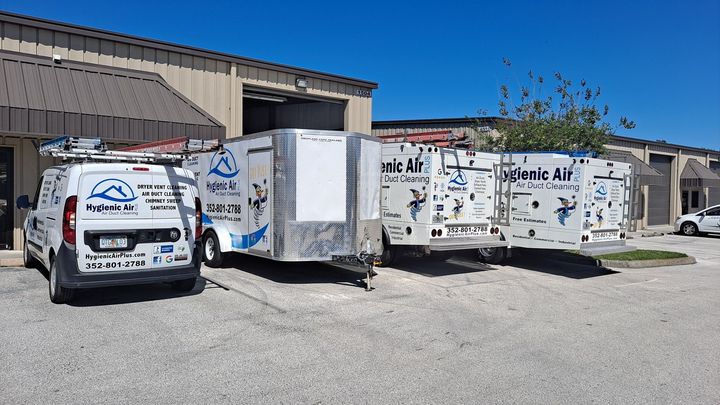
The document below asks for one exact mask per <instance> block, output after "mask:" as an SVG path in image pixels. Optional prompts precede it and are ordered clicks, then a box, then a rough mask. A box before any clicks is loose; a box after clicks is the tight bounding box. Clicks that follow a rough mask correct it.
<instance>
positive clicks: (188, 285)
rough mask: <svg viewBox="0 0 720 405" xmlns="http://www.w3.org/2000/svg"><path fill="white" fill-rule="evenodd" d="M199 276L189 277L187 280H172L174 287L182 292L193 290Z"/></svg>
mask: <svg viewBox="0 0 720 405" xmlns="http://www.w3.org/2000/svg"><path fill="white" fill-rule="evenodd" d="M196 281H197V277H193V278H187V279H185V280H177V281H173V282H172V289H173V290H175V291H180V292H188V291H192V289H193V288H195V282H196Z"/></svg>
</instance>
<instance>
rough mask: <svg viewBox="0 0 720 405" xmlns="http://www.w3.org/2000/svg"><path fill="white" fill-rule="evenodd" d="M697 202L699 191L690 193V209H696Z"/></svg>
mask: <svg viewBox="0 0 720 405" xmlns="http://www.w3.org/2000/svg"><path fill="white" fill-rule="evenodd" d="M698 200H700V192H699V191H692V192H690V208H697V207H698Z"/></svg>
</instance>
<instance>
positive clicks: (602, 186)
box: [595, 182, 607, 195]
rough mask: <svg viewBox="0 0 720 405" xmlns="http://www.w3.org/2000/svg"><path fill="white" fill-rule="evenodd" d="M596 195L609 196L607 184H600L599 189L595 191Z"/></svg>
mask: <svg viewBox="0 0 720 405" xmlns="http://www.w3.org/2000/svg"><path fill="white" fill-rule="evenodd" d="M595 193H596V194H600V195H607V188H606V187H605V183H603V182H600V184H598V186H597V188H596V189H595Z"/></svg>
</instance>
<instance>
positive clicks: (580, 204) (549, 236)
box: [500, 152, 634, 254]
mask: <svg viewBox="0 0 720 405" xmlns="http://www.w3.org/2000/svg"><path fill="white" fill-rule="evenodd" d="M503 161H504V166H503V167H504V168H503V172H504V174H503V184H504V187H505V190H506V191H509V193H502V194H503V197H502V205H503V207H506V208H505V209H507V208H508V207H509V211H503V214H504V215H501V216H504V217H505V223H504V224H502V225H501V227H500V228H501V231H502V234H503V235H504V237H505V238H506V239H507V240H508V242H510V247H512V248H515V247H522V248H536V249H577V250H580V251H581V253H583V254H600V253H610V252H618V251H625V250H633V249H634V248H633V247H630V246H627V245H626V244H625V238H626V236H627V235H626V234H627V228H628V223H629V219H630V206H631V195H632V193H631V191H632V181H633V178H632V173H631V165H630V164H628V163H622V162H613V161H609V160H603V159H598V158H596V157H594V156H593V155H592V154H590V153H580V152H572V153H553V152H549V153H544V152H540V153H532V152H530V153H513V154H506V155H504V156H503ZM508 187H509V188H508ZM508 196H510V202H509V203H508V199H507V197H508Z"/></svg>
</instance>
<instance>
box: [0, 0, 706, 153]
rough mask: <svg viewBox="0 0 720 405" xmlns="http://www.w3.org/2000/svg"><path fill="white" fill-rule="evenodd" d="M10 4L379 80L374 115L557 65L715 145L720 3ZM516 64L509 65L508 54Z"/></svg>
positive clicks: (617, 103) (490, 96)
mask: <svg viewBox="0 0 720 405" xmlns="http://www.w3.org/2000/svg"><path fill="white" fill-rule="evenodd" d="M578 3H589V2H578V1H547V2H543V1H504V2H493V3H490V2H487V3H484V2H483V3H481V2H468V3H465V2H452V1H445V2H437V1H435V2H424V1H413V2H389V1H385V2H372V1H365V2H340V1H334V2H312V3H311V2H307V3H302V2H282V1H274V2H262V1H252V2H244V1H232V2H199V1H173V2H168V4H169V5H164V4H160V3H156V2H150V1H142V2H140V1H134V0H131V1H124V2H100V1H87V2H86V1H75V2H71V1H63V2H57V1H29V0H24V1H15V0H3V2H2V3H1V4H0V8H2V9H4V10H8V11H13V12H18V13H24V14H30V15H34V16H38V17H43V18H49V19H55V20H62V21H66V22H71V23H76V24H81V25H88V26H93V27H98V28H103V29H108V30H112V31H119V32H123V33H128V34H133V35H139V36H145V37H151V38H156V39H161V40H166V41H171V42H177V43H182V44H187V45H192V46H198V47H202V48H209V49H213V50H218V51H223V52H229V53H234V54H238V55H242V56H248V57H253V58H259V59H264V60H269V61H273V62H279V63H285V64H289V65H295V66H301V67H306V68H310V69H315V70H320V71H325V72H329V73H336V74H341V75H346V76H351V77H357V78H360V79H366V80H372V81H376V82H378V83H379V84H380V88H379V89H378V90H377V91H375V93H374V96H373V97H374V100H373V118H374V119H376V120H388V119H413V118H443V117H464V116H472V115H475V114H476V112H477V111H478V110H479V109H485V110H487V111H488V113H489V114H497V100H498V87H499V84H501V83H506V82H507V83H509V84H511V85H512V84H513V83H518V80H519V81H522V80H524V78H525V74H526V73H527V71H528V70H530V69H532V70H533V71H534V72H538V73H541V74H544V75H545V76H547V77H550V76H551V75H552V73H553V72H555V71H561V72H563V74H564V75H565V76H566V77H568V78H571V79H574V80H580V79H586V80H587V81H588V82H589V83H591V84H593V85H599V86H600V87H601V88H602V92H603V95H602V97H601V102H602V103H607V104H609V105H610V112H611V121H612V122H613V123H614V122H615V121H617V118H618V116H619V115H626V116H628V117H629V118H631V119H633V120H635V121H636V123H637V127H636V128H635V129H633V130H629V131H628V130H618V132H617V133H618V134H620V135H627V136H633V137H638V138H645V139H651V140H657V139H664V140H666V141H668V142H670V143H679V144H685V145H692V146H698V147H706V148H711V149H720V2H718V1H717V0H711V1H707V0H704V1H693V2H680V1H677V2H668V1H633V2H628V1H603V2H595V4H594V5H585V4H582V5H580V4H578ZM503 57H508V58H510V59H511V60H512V63H513V67H512V70H508V69H506V68H504V66H503V65H502V58H503Z"/></svg>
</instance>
